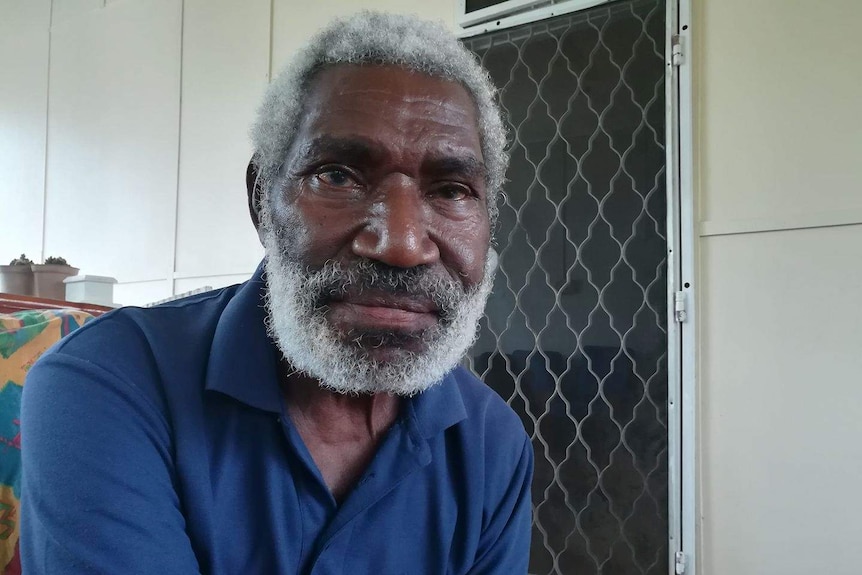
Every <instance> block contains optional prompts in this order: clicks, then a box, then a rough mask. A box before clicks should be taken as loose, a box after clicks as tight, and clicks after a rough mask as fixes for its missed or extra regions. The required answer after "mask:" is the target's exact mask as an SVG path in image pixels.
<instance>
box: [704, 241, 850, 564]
mask: <svg viewBox="0 0 862 575" xmlns="http://www.w3.org/2000/svg"><path fill="white" fill-rule="evenodd" d="M702 256H703V259H702V271H703V278H704V279H703V282H704V283H703V284H702V291H701V297H702V307H701V316H700V319H699V321H700V322H701V326H702V341H701V350H700V359H701V391H700V393H701V409H702V411H701V417H702V420H701V428H702V437H701V448H702V449H701V451H700V453H701V457H702V461H701V463H702V476H701V478H702V508H701V514H702V517H703V525H702V538H703V547H702V548H701V550H700V552H701V554H702V555H701V560H702V563H703V567H704V569H703V570H702V571H699V573H701V574H702V575H727V574H731V573H732V574H733V575H811V574H813V573H829V574H830V575H855V574H858V573H859V572H860V571H859V570H860V563H859V542H860V541H862V522H860V520H859V519H860V517H862V497H860V493H859V489H860V487H859V486H860V485H862V441H860V437H862V385H860V373H862V353H860V352H859V349H860V342H862V305H860V303H859V298H860V294H862V266H860V265H858V264H859V262H862V226H847V227H835V228H823V229H810V230H800V231H792V232H776V233H763V234H752V235H739V236H724V237H712V238H705V239H703V241H702Z"/></svg>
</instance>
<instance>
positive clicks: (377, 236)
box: [353, 175, 440, 268]
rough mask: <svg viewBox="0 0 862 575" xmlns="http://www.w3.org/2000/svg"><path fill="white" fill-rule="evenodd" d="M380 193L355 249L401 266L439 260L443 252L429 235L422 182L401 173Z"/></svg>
mask: <svg viewBox="0 0 862 575" xmlns="http://www.w3.org/2000/svg"><path fill="white" fill-rule="evenodd" d="M378 194H379V196H378V199H376V200H375V202H374V204H373V205H372V206H371V208H370V211H371V213H370V214H369V217H368V222H367V223H366V225H365V226H363V228H362V229H361V230H360V231H359V233H358V234H357V235H356V237H354V239H353V252H354V253H355V254H356V255H357V256H360V257H363V258H368V259H372V260H377V261H379V262H381V263H384V264H387V265H389V266H393V267H399V268H412V267H415V266H419V265H424V264H430V263H433V262H435V261H437V259H438V258H439V257H440V252H439V250H438V247H437V244H436V243H435V242H434V240H433V239H432V238H431V237H430V236H429V234H428V217H429V214H428V206H427V205H426V203H425V201H424V198H423V195H422V192H421V190H420V189H419V187H418V185H417V184H416V183H415V182H414V181H413V180H412V179H411V178H408V177H407V176H403V175H399V176H397V177H394V178H392V179H391V181H389V182H386V183H385V186H383V187H382V188H381V189H380V190H378Z"/></svg>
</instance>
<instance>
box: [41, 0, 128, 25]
mask: <svg viewBox="0 0 862 575" xmlns="http://www.w3.org/2000/svg"><path fill="white" fill-rule="evenodd" d="M136 1H138V2H140V1H142V0H136ZM104 4H105V3H104V2H103V1H102V0H54V8H53V10H54V13H53V14H52V20H53V22H54V24H59V23H60V22H64V21H66V20H68V19H70V18H76V17H79V16H84V17H85V16H86V15H87V13H88V12H92V11H94V10H101V9H102V6H104Z"/></svg>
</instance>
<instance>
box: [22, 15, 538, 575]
mask: <svg viewBox="0 0 862 575" xmlns="http://www.w3.org/2000/svg"><path fill="white" fill-rule="evenodd" d="M253 140H254V144H255V155H254V158H253V161H252V163H251V165H250V166H249V170H248V174H247V179H248V184H249V207H250V211H251V216H252V219H253V221H254V223H255V225H256V227H257V230H258V233H259V235H260V238H261V241H262V242H263V244H264V246H265V248H266V259H265V261H264V263H263V264H262V265H261V267H260V269H258V271H257V272H256V273H255V275H254V276H253V277H252V278H251V280H250V281H248V282H247V283H245V284H243V285H240V286H234V287H230V288H226V289H223V290H220V291H216V292H212V293H208V294H204V295H200V296H196V297H193V298H189V299H185V300H180V301H178V302H174V303H171V304H167V305H163V306H160V307H156V308H152V309H146V310H144V309H132V308H127V309H121V310H119V311H116V312H114V313H112V314H109V315H107V316H105V317H104V318H102V319H100V320H99V321H95V322H92V323H91V324H89V325H88V326H86V327H84V328H82V329H80V330H78V331H77V332H75V334H73V336H72V337H70V338H68V339H66V340H65V341H63V342H62V343H61V344H60V345H59V346H57V347H56V348H55V349H54V350H53V351H52V352H50V353H49V354H47V355H46V356H45V357H44V358H43V359H42V360H41V361H40V362H39V363H38V364H37V365H36V366H35V367H34V368H33V369H32V371H31V373H30V376H29V378H28V381H27V384H26V386H25V391H24V405H23V415H22V419H23V423H22V426H23V428H22V437H23V441H24V446H23V450H24V453H23V458H24V459H23V466H24V500H23V518H22V519H23V521H22V536H21V546H22V547H21V549H22V558H23V562H24V568H25V572H26V573H28V575H30V574H38V573H57V574H63V575H69V574H76V573H108V574H117V575H132V574H137V573H140V574H147V575H152V574H155V575H167V574H174V573H176V574H191V573H219V574H240V573H242V574H257V573H261V574H270V573H280V574H294V573H296V574H300V573H301V574H338V573H344V574H350V575H360V574H375V575H389V574H408V573H409V574H424V573H435V574H436V573H439V574H441V575H442V574H467V573H470V574H479V573H484V574H490V573H494V574H500V575H513V574H517V573H525V572H526V566H527V559H528V551H529V549H528V548H529V539H530V492H529V485H530V478H531V472H532V451H531V446H530V442H529V439H528V438H527V436H526V434H525V432H524V430H523V428H522V426H521V424H520V422H519V420H518V418H517V417H516V416H515V415H514V413H513V412H512V411H511V410H510V409H509V408H508V407H507V406H506V404H505V403H504V402H503V401H502V400H501V399H500V398H499V397H497V396H496V395H495V394H494V393H493V392H492V391H491V390H489V389H488V388H487V387H485V386H484V385H483V384H482V383H481V382H480V381H478V380H477V379H476V378H474V377H473V376H472V375H470V374H468V372H467V371H466V370H464V369H463V368H461V367H458V362H459V360H460V359H461V357H462V356H463V354H464V353H465V351H466V350H467V349H468V348H469V346H470V345H471V344H472V342H473V340H474V338H475V333H476V327H477V322H478V320H479V318H480V316H481V314H482V310H483V307H484V305H485V301H486V299H487V297H488V294H489V292H490V290H491V285H492V278H493V273H494V268H495V259H494V255H493V251H492V250H491V249H490V247H489V243H490V230H491V227H492V225H493V221H494V216H495V201H496V200H497V197H498V194H499V191H500V186H501V183H502V181H503V176H504V171H505V166H506V155H505V153H504V151H503V146H504V141H505V133H504V129H503V125H502V122H501V119H500V114H499V110H498V109H497V107H496V106H495V104H494V101H493V89H492V86H491V84H490V82H489V80H488V77H487V75H486V74H485V73H484V72H483V71H482V69H481V68H480V67H479V65H478V64H477V63H476V62H475V60H474V59H473V58H472V57H471V55H470V54H469V53H468V52H466V51H465V50H464V49H463V48H462V47H461V46H460V45H459V44H458V43H457V41H456V40H455V39H454V38H452V37H451V35H450V34H448V33H447V32H446V31H445V29H443V28H442V27H439V26H437V25H431V24H428V23H423V22H420V21H417V20H414V19H410V18H405V17H395V16H384V15H380V14H371V13H365V14H362V15H359V16H356V17H354V18H351V19H349V20H346V21H340V22H336V23H335V24H333V25H332V26H330V27H329V28H327V29H325V30H324V31H323V32H321V33H320V34H318V36H317V37H316V38H315V39H314V40H313V41H312V42H311V43H310V45H309V46H308V47H307V48H306V49H305V50H304V51H302V52H301V53H300V54H299V55H298V56H297V57H296V60H295V62H294V63H293V64H292V65H291V66H289V67H288V68H287V69H286V70H285V72H284V73H283V74H282V75H281V77H280V78H279V79H277V80H276V81H275V82H274V83H273V84H272V86H271V87H270V89H269V91H268V93H267V95H266V98H265V101H264V104H263V106H262V107H261V109H260V112H259V115H258V118H257V121H256V124H255V127H254V130H253Z"/></svg>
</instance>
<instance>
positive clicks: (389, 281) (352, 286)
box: [306, 259, 469, 321]
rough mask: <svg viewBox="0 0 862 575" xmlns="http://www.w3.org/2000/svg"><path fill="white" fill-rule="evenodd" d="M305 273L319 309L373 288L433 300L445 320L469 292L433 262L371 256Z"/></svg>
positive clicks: (396, 294)
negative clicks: (407, 264) (406, 264)
mask: <svg viewBox="0 0 862 575" xmlns="http://www.w3.org/2000/svg"><path fill="white" fill-rule="evenodd" d="M306 273H307V274H308V278H307V286H306V287H307V288H308V289H309V290H313V293H314V301H315V307H316V308H318V309H325V308H326V306H327V304H328V302H330V301H332V300H334V299H339V300H340V299H345V298H349V297H350V295H351V294H360V293H363V292H366V291H372V292H375V293H379V294H389V295H392V296H393V297H405V296H407V297H411V298H416V299H421V300H425V301H430V302H432V303H433V304H434V306H435V307H436V308H437V309H438V310H439V314H440V317H441V319H443V320H444V321H446V320H447V319H449V318H450V317H451V315H452V314H453V313H454V312H455V310H456V308H457V305H458V303H460V302H461V301H463V299H464V298H465V297H467V296H468V295H469V293H468V290H467V289H466V288H465V287H464V286H463V285H462V284H460V283H458V282H456V281H454V280H452V279H451V278H448V277H443V276H441V275H440V274H439V273H437V272H436V271H435V270H433V269H432V268H431V267H430V266H416V267H412V268H398V267H393V266H389V265H386V264H384V263H381V262H377V261H374V260H368V259H362V260H356V261H352V262H349V263H347V264H341V263H338V262H335V261H332V260H330V261H328V262H326V263H325V264H324V265H323V266H322V267H321V268H319V269H317V270H307V272H306Z"/></svg>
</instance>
